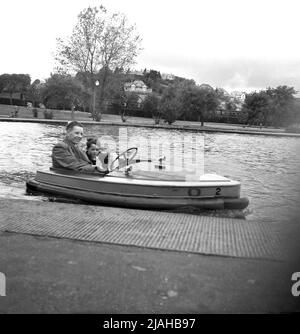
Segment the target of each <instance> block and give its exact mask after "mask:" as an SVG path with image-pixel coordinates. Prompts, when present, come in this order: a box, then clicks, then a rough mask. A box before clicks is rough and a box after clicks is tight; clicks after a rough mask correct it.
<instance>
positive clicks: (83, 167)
mask: <svg viewBox="0 0 300 334" xmlns="http://www.w3.org/2000/svg"><path fill="white" fill-rule="evenodd" d="M66 131H67V133H66V137H65V139H64V140H63V141H62V142H59V143H57V144H56V145H54V147H53V149H52V164H53V167H54V168H64V169H71V170H77V171H80V172H89V173H90V172H92V173H93V172H96V173H97V172H101V173H107V172H108V170H104V169H102V168H101V167H99V166H97V165H93V164H92V163H91V161H90V160H89V158H88V157H87V155H86V153H85V152H84V151H82V150H81V149H80V148H79V147H78V144H79V143H80V141H81V139H82V137H83V126H82V124H81V123H79V122H77V121H72V122H69V123H68V124H67V126H66Z"/></svg>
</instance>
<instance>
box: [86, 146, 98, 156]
mask: <svg viewBox="0 0 300 334" xmlns="http://www.w3.org/2000/svg"><path fill="white" fill-rule="evenodd" d="M98 153H99V147H98V146H97V145H95V144H92V145H91V146H90V147H89V149H88V154H89V155H90V156H91V157H92V158H93V159H96V156H97V155H98Z"/></svg>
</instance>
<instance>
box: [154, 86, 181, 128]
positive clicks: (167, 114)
mask: <svg viewBox="0 0 300 334" xmlns="http://www.w3.org/2000/svg"><path fill="white" fill-rule="evenodd" d="M180 111H181V110H180V106H179V101H178V97H177V95H176V87H175V86H170V87H168V88H167V89H166V90H165V92H164V93H163V95H162V98H161V100H160V103H159V112H160V113H161V115H162V116H163V117H164V120H165V121H166V122H167V123H168V124H172V123H174V122H175V121H176V119H177V118H178V116H179V114H180Z"/></svg>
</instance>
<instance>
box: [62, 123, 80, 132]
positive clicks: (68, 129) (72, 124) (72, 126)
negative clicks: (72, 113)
mask: <svg viewBox="0 0 300 334" xmlns="http://www.w3.org/2000/svg"><path fill="white" fill-rule="evenodd" d="M75 126H80V127H81V128H83V125H82V124H81V123H79V122H77V121H71V122H68V124H67V126H66V130H67V131H70V130H72V129H73V128H74V127H75Z"/></svg>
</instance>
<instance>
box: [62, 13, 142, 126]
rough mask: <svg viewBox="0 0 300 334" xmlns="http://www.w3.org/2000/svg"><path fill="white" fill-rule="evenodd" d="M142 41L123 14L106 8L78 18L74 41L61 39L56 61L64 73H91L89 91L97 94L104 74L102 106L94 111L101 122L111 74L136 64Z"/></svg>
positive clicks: (101, 86) (101, 88)
mask: <svg viewBox="0 0 300 334" xmlns="http://www.w3.org/2000/svg"><path fill="white" fill-rule="evenodd" d="M140 43H141V38H140V36H139V35H137V33H136V27H135V26H134V25H130V24H129V22H128V20H127V18H126V16H125V15H124V14H121V13H114V14H112V15H110V14H109V13H108V12H107V10H106V9H105V8H104V7H103V6H100V7H88V8H86V9H84V10H83V11H82V12H80V14H79V15H78V22H77V24H76V26H75V28H74V30H73V33H72V35H71V37H70V38H69V39H67V40H62V39H58V49H57V55H56V60H57V61H58V63H59V66H60V68H59V69H60V70H63V71H67V72H68V71H75V72H83V73H88V75H89V85H88V88H89V89H91V90H92V94H94V92H95V76H96V75H97V74H98V73H99V71H100V70H102V77H101V81H100V85H99V96H98V100H99V106H100V108H99V109H98V110H97V111H95V110H93V113H94V116H95V118H96V120H100V119H101V112H102V107H103V104H104V99H105V90H106V87H107V81H108V77H109V71H114V70H115V69H116V68H123V69H124V70H125V69H126V68H128V67H129V66H130V65H132V64H133V63H134V60H135V58H136V56H137V55H138V53H139V52H140V50H141V48H140Z"/></svg>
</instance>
